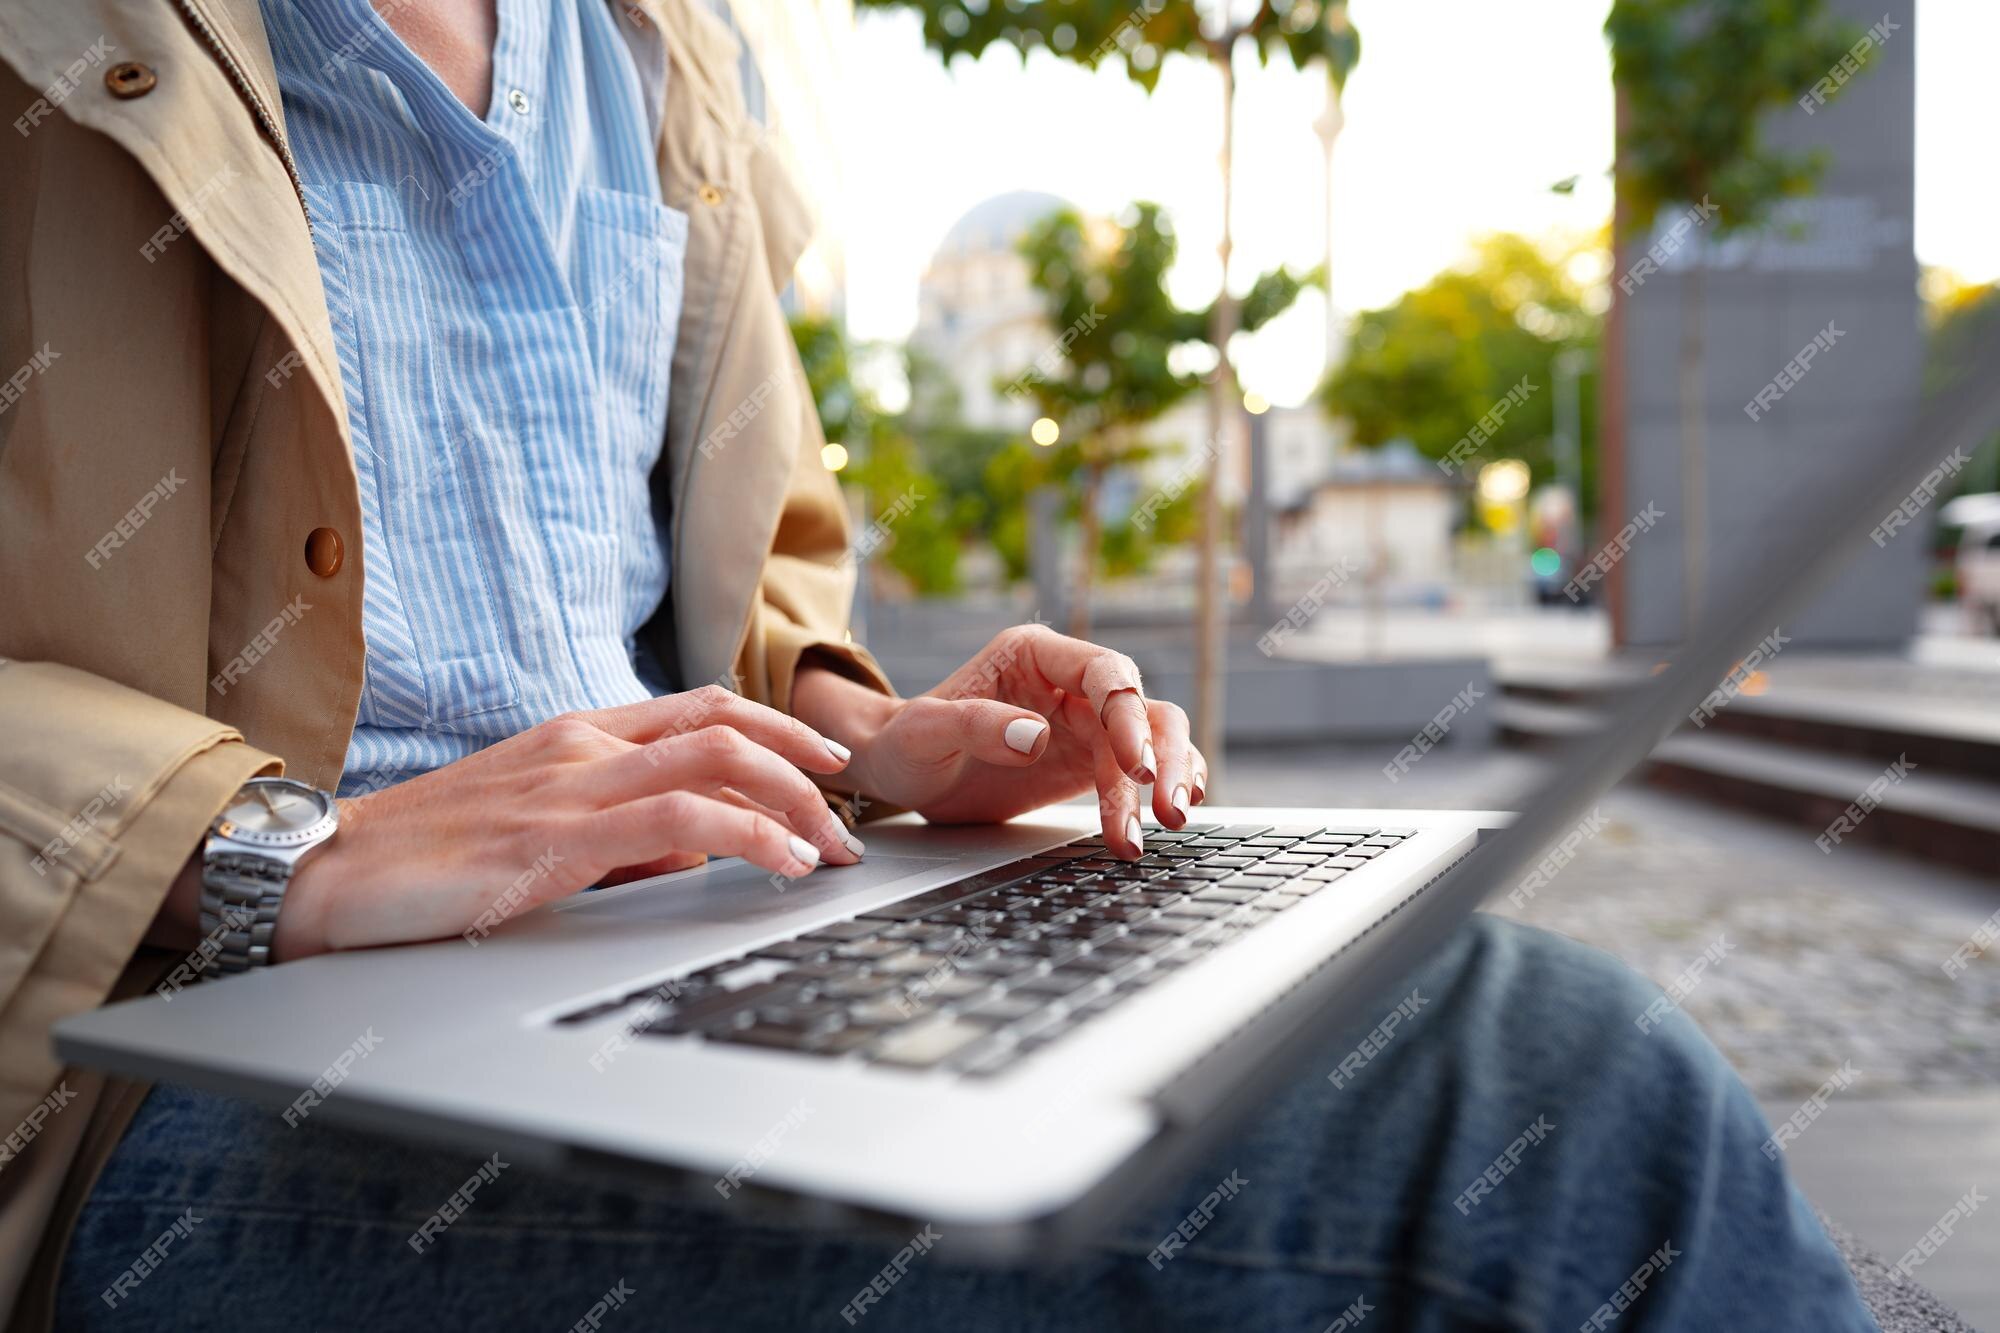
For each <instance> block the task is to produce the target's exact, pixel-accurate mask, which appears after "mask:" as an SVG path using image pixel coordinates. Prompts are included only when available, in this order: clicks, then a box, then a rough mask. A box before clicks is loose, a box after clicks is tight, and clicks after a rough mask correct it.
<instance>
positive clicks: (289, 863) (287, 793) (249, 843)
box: [201, 778, 340, 972]
mask: <svg viewBox="0 0 2000 1333" xmlns="http://www.w3.org/2000/svg"><path fill="white" fill-rule="evenodd" d="M339 825H340V812H339V808H338V807H337V806H335V805H334V803H333V796H332V795H331V794H330V793H328V792H323V791H321V790H319V789H318V788H317V787H309V786H307V785H306V784H305V783H303V782H295V781H293V780H292V779H291V778H252V779H250V780H249V781H248V782H246V783H244V784H243V786H242V788H241V789H239V790H238V791H237V793H236V796H235V799H233V800H232V801H230V803H229V807H228V809H226V810H224V811H223V812H222V813H221V814H219V815H217V816H216V817H215V822H214V823H213V824H210V825H209V826H208V842H207V844H206V845H205V846H204V847H203V849H202V866H201V934H202V938H203V939H204V940H214V941H216V943H217V945H218V946H219V949H218V952H217V953H216V955H215V964H214V965H215V967H216V968H217V969H218V970H220V971H222V972H245V971H248V970H249V969H250V968H253V967H266V966H268V965H269V964H270V962H271V937H272V935H273V934H275V933H276V932H277V929H278V910H279V909H280V908H281V907H283V906H284V903H285V889H286V887H287V886H289V885H290V884H291V882H292V872H293V871H295V870H297V869H298V866H299V862H300V861H302V860H304V859H305V857H306V856H307V855H308V854H310V853H311V852H312V850H313V849H314V848H316V847H318V846H320V845H321V844H323V843H325V842H326V840H327V839H329V838H331V837H332V836H333V831H334V829H336V828H337V827H339Z"/></svg>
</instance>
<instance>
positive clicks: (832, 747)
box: [820, 736, 854, 764]
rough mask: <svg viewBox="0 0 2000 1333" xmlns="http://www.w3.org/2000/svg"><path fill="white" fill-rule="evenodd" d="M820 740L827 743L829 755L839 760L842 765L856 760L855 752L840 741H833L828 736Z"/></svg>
mask: <svg viewBox="0 0 2000 1333" xmlns="http://www.w3.org/2000/svg"><path fill="white" fill-rule="evenodd" d="M820 739H821V740H823V741H825V742H826V749H827V753H829V754H831V755H832V756H833V757H834V758H835V759H838V760H839V761H840V762H841V763H843V764H844V763H846V762H847V761H848V760H850V759H852V758H854V751H852V750H850V749H848V748H847V747H846V746H845V745H842V744H841V743H840V742H839V741H837V740H833V739H832V738H830V737H827V736H822V737H820Z"/></svg>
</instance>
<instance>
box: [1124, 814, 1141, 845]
mask: <svg viewBox="0 0 2000 1333" xmlns="http://www.w3.org/2000/svg"><path fill="white" fill-rule="evenodd" d="M1125 841H1127V842H1129V843H1131V844H1132V850H1133V851H1135V852H1144V851H1145V850H1146V844H1145V841H1144V840H1143V839H1141V838H1140V837H1139V816H1137V815H1127V816H1125Z"/></svg>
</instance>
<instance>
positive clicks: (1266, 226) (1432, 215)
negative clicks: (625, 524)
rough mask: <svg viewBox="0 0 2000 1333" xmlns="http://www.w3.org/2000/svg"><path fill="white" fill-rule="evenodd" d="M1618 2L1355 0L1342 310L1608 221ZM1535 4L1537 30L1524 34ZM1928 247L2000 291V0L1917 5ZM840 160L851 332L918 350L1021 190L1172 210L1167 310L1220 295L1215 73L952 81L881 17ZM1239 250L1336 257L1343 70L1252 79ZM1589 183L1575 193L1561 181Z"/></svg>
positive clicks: (1317, 355)
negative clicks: (1485, 256)
mask: <svg viewBox="0 0 2000 1333" xmlns="http://www.w3.org/2000/svg"><path fill="white" fill-rule="evenodd" d="M1606 9H1607V4H1606V3H1605V0H1535V3H1534V4H1532V5H1527V6H1522V5H1500V4H1494V3H1492V0H1351V3H1350V5H1349V12H1350V13H1351V14H1352V15H1353V18H1354V22H1355V25H1356V27H1358V28H1359V29H1360V31H1361V35H1362V58H1361V63H1360V64H1359V66H1357V68H1356V69H1355V72H1354V74H1353V76H1352V78H1351V79H1350V80H1349V82H1348V85H1347V89H1346V93H1345V96H1344V97H1343V99H1342V109H1343V112H1344V116H1345V121H1346V123H1345V126H1344V128H1343V129H1342V131H1341V133H1340V136H1339V139H1338V141H1337V143H1336V146H1335V149H1334V164H1333V194H1334V198H1333V208H1332V217H1333V254H1332V268H1331V273H1332V299H1333V303H1334V308H1335V310H1336V312H1351V311H1354V310H1365V309H1372V308H1375V307H1378V306H1381V305H1385V304H1387V303H1389V302H1391V301H1393V300H1394V299H1395V298H1396V297H1397V296H1398V295H1400V294H1401V293H1402V292H1404V291H1407V290H1409V289H1410V288H1411V287H1414V286H1417V285H1420V284H1421V283H1423V282H1424V281H1425V280H1426V279H1428V278H1429V277H1430V276H1431V275H1432V274H1434V273H1436V272H1438V271H1439V270H1441V269H1444V268H1447V267H1449V266H1451V265H1452V264H1454V263H1456V262H1458V261H1459V260H1460V259H1461V258H1463V257H1464V255H1465V253H1466V251H1467V248H1468V246H1469V244H1470V242H1471V241H1472V239H1473V238H1474V237H1476V236H1479V235H1481V234H1483V233H1487V232H1493V231H1519V232H1524V233H1527V234H1530V235H1536V236H1541V235H1563V234H1566V235H1573V236H1577V237H1583V236H1587V235H1589V234H1591V233H1593V232H1595V231H1596V230H1597V229H1598V228H1599V227H1600V226H1602V225H1603V223H1604V222H1605V220H1606V219H1607V218H1608V217H1609V215H1610V209H1611V187H1610V181H1609V179H1608V177H1607V176H1606V172H1607V170H1608V168H1609V166H1610V163H1611V155H1612V132H1611V118H1612V117H1611V88H1610V58H1609V55H1608V53H1607V51H1606V49H1605V45H1604V39H1603V35H1602V29H1603V23H1604V15H1605V12H1606ZM1526 14H1533V15H1534V16H1535V17H1533V18H1532V19H1525V18H1524V17H1523V16H1524V15H1526ZM1916 30H1917V57H1916V58H1917V154H1916V178H1917V179H1916V190H1917V201H1916V249H1917V257H1918V259H1919V260H1921V261H1922V262H1924V263H1926V264H1934V265H1941V266H1944V267H1947V268H1950V269H1953V270H1955V271H1957V272H1958V273H1960V274H1961V275H1962V276H1964V277H1966V278H1968V279H1971V280H1975V281H1993V280H1996V279H2000V172H1996V171H1995V170H1994V159H1995V153H1996V148H1995V139H1996V137H2000V136H1996V131H2000V111H1996V110H1995V107H1994V103H1993V100H1992V93H1991V91H1990V89H1991V75H1990V71H1989V70H1988V69H1987V66H1988V65H1989V64H1990V61H1991V53H1992V52H1993V51H1994V50H1996V49H2000V5H1994V4H1991V3H1989V0H1918V9H1917V23H1916ZM850 54H851V63H850V67H849V68H850V75H851V79H852V87H851V90H850V94H849V99H848V101H847V102H846V104H845V118H846V124H845V125H844V127H843V138H844V139H845V141H846V142H848V143H849V144H851V145H853V149H852V153H851V155H850V157H849V160H848V162H847V163H846V167H845V172H846V177H847V203H846V216H845V217H844V218H843V219H840V221H839V225H841V226H842V227H843V229H844V231H845V234H846V240H847V298H848V322H849V327H850V329H851V331H852V332H853V334H854V335H855V336H856V337H858V338H862V339H882V340H900V339H902V338H904V337H906V336H907V335H908V334H909V332H910V329H911V327H912V326H913V325H914V324H915V321H916V310H917V306H916V301H917V282H918V279H919V278H920V277H921V276H922V273H923V270H924V266H925V264H926V262H927V261H928V259H929V257H930V255H931V253H932V252H933V251H934V250H935V249H936V247H937V244H938V242H939V241H940V240H941V239H942V238H943V236H944V234H945V232H946V231H947V230H948V229H949V228H950V226H951V224H952V223H953V222H954V221H956V220H957V219H958V217H959V216H960V215H961V214H963V213H964V212H965V211H966V210H967V209H968V208H970V207H972V206H973V205H974V204H976V203H978V202H979V201H981V200H982V199H986V198H988V197H990V196H992V195H995V194H999V193H1003V192H1005V191H1008V190H1016V189H1035V190H1046V191H1048V192H1050V193H1052V194H1057V195H1060V196H1062V197H1064V198H1066V199H1068V200H1070V201H1071V202H1073V203H1075V204H1076V205H1077V206H1078V207H1080V208H1082V209H1084V210H1086V211H1089V212H1100V213H1112V212H1115V211H1117V210H1118V209H1119V208H1121V207H1123V206H1124V205H1125V204H1127V203H1129V202H1131V201H1133V200H1135V199H1151V200H1156V201H1158V202H1160V203H1161V204H1164V205H1165V206H1166V207H1167V209H1168V210H1169V212H1170V213H1171V215H1172V217H1173V219H1174V222H1175V225H1176V229H1177V231H1178V233H1179V236H1180V241H1181V261H1180V264H1179V266H1178V267H1177V269H1176V270H1175V272H1174V274H1173V277H1172V291H1173V294H1174V296H1175V299H1177V300H1179V301H1181V302H1182V303H1183V304H1185V305H1190V306H1194V305H1201V304H1205V303H1206V302H1207V300H1208V299H1209V298H1210V296H1212V294H1213V292H1214V290H1215V283H1216V277H1217V271H1218V262H1217V259H1216V255H1215V247H1216V243H1217V241H1218V239H1219V236H1220V222H1221V204H1220V194H1219V184H1218V179H1219V178H1218V176H1217V168H1216V157H1217V151H1218V149H1219V148H1220V146H1221V131H1220V118H1219V114H1218V111H1217V101H1218V99H1219V97H1220V92H1219V81H1218V80H1217V79H1216V77H1215V76H1214V74H1213V73H1212V71H1210V70H1208V69H1207V68H1205V67H1204V66H1202V65H1201V64H1199V63H1198V62H1194V61H1189V60H1182V59H1173V60H1169V61H1168V63H1167V67H1166V69H1165V70H1164V71H1163V73H1162V76H1161V79H1160V83H1159V87H1158V88H1157V89H1156V90H1155V92H1154V93H1153V94H1152V95H1151V96H1150V97H1148V96H1147V94H1146V93H1144V92H1143V91H1142V90H1141V89H1140V88H1139V87H1137V86H1136V85H1134V84H1132V83H1131V82H1129V81H1128V80H1127V79H1126V77H1125V76H1124V74H1123V73H1122V72H1121V71H1119V70H1115V69H1112V68H1105V69H1100V70H1098V71H1097V72H1095V73H1091V72H1089V71H1086V70H1083V69H1080V68H1078V67H1076V66H1073V65H1069V64H1067V63H1065V62H1063V61H1059V60H1056V59H1054V58H1053V57H1049V56H1046V55H1037V56H1035V57H1032V58H1031V59H1030V60H1029V61H1028V63H1027V65H1026V67H1025V68H1024V67H1023V65H1022V62H1021V59H1020V57H1019V56H1017V55H1015V54H1013V53H1012V52H1009V51H1003V50H1000V49H998V48H994V49H991V50H989V51H988V52H987V53H986V55H985V56H984V57H982V58H981V59H980V60H978V61H971V60H967V59H964V58H961V59H960V60H959V61H958V62H956V64H955V65H954V66H953V68H952V69H951V70H950V71H946V70H945V69H944V68H943V67H942V66H940V65H939V64H938V62H937V60H936V58H935V57H934V56H932V55H931V54H930V53H929V52H928V51H926V50H925V49H924V47H923V43H922V40H921V34H920V31H919V28H918V25H917V22H916V20H915V19H914V17H912V16H910V15H908V14H904V13H900V12H898V13H890V14H875V13H870V14H866V15H863V16H862V17H861V18H860V19H859V20H858V22H857V25H856V31H855V33H854V35H853V38H852V47H851V53H850ZM1239 68H1240V69H1242V70H1244V71H1245V73H1246V74H1247V77H1243V78H1242V79H1241V80H1240V81H1241V83H1242V91H1241V94H1240V97H1239V102H1238V106H1239V113H1238V114H1239V120H1238V128H1237V173H1236V179H1237V199H1236V207H1235V210H1234V211H1235V218H1236V256H1235V259H1234V260H1233V261H1232V264H1231V269H1232V272H1233V273H1234V274H1235V276H1236V279H1237V282H1238V283H1239V284H1241V283H1243V282H1246V281H1247V280H1248V279H1249V278H1250V277H1251V276H1253V275H1254V274H1256V273H1258V272H1260V271H1262V270H1264V269H1267V268H1270V267H1273V266H1275V265H1277V264H1280V263H1286V264H1290V265H1292V266H1294V267H1295V268H1304V267H1310V266H1312V265H1314V264H1317V263H1320V262H1321V261H1322V260H1323V259H1325V258H1326V244H1327V231H1326V218H1327V216H1328V211H1327V208H1326V202H1325V200H1326V194H1325V190H1326V177H1325V160H1326V159H1325V156H1324V154H1323V152H1322V150H1321V147H1320V140H1319V138H1318V136H1317V134H1316V133H1315V132H1314V130H1313V123H1314V121H1315V120H1316V119H1317V118H1318V117H1319V116H1320V115H1321V113H1322V111H1323V108H1324V106H1325V80H1324V78H1323V76H1321V75H1317V74H1311V73H1307V74H1300V73H1297V72H1295V71H1292V70H1291V69H1290V68H1289V67H1286V66H1282V65H1279V64H1273V65H1271V66H1269V67H1267V68H1262V69H1259V68H1257V67H1256V66H1255V65H1254V64H1249V65H1245V66H1239ZM1572 176H1574V177H1577V178H1578V181H1577V186H1576V189H1575V191H1574V192H1573V193H1572V194H1570V195H1567V196H1565V195H1560V194H1556V193H1554V192H1552V191H1551V190H1550V189H1549V188H1548V187H1549V186H1550V185H1551V184H1553V183H1555V182H1557V181H1560V180H1563V179H1566V178H1568V177H1572ZM1325 327H1326V307H1325V304H1324V303H1323V301H1322V300H1321V299H1320V298H1319V297H1318V295H1317V294H1316V293H1308V294H1307V296H1306V297H1305V298H1304V299H1302V300H1301V302H1300V303H1299V305H1298V306H1297V307H1296V308H1295V309H1294V310H1293V311H1291V312H1290V313H1289V314H1287V315H1286V316H1285V317H1284V318H1283V319H1281V320H1279V321H1277V322H1275V323H1273V324H1272V325H1270V326H1269V327H1268V328H1266V329H1265V330H1263V331H1262V332H1260V333H1259V334H1258V335H1257V336H1256V337H1255V338H1254V339H1250V340H1246V344H1245V345H1244V346H1242V347H1241V348H1240V358H1239V359H1240V363H1241V364H1240V368H1241V372H1242V378H1243V381H1244V384H1245V387H1246V388H1249V389H1252V390H1255V391H1258V392H1261V393H1263V394H1264V395H1265V396H1266V397H1268V398H1270V399H1272V400H1273V401H1275V402H1279V403H1296V402H1299V401H1300V400H1302V399H1303V398H1304V397H1305V396H1306V395H1307V394H1308V393H1309V392H1310V391H1311V389H1312V386H1313V384H1314V383H1315V382H1316V381H1317V379H1318V377H1319V373H1320V369H1321V366H1322V364H1323V361H1324V355H1325V351H1324V349H1325V346H1326V341H1325Z"/></svg>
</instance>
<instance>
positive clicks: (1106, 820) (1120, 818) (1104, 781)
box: [1092, 733, 1146, 861]
mask: <svg viewBox="0 0 2000 1333" xmlns="http://www.w3.org/2000/svg"><path fill="white" fill-rule="evenodd" d="M1092 749H1093V750H1094V751H1095V755H1096V768H1097V815H1098V818H1099V819H1100V820H1102V821H1103V828H1104V841H1105V843H1106V845H1108V846H1109V847H1110V848H1111V850H1112V851H1114V852H1116V853H1117V854H1118V855H1120V856H1122V857H1124V858H1125V859H1126V860H1128V861H1129V860H1135V859H1137V858H1138V857H1139V856H1141V855H1142V854H1143V853H1144V852H1145V850H1146V849H1145V846H1144V845H1143V843H1142V842H1141V835H1140V832H1139V784H1138V783H1136V782H1134V781H1132V779H1131V777H1130V776H1129V775H1128V774H1127V773H1126V772H1125V770H1124V769H1122V768H1121V767H1119V764H1118V758H1117V756H1116V755H1115V754H1113V753H1112V750H1111V741H1110V738H1109V737H1107V736H1104V735H1103V734H1102V733H1100V734H1099V735H1097V736H1095V737H1093V738H1092Z"/></svg>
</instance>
